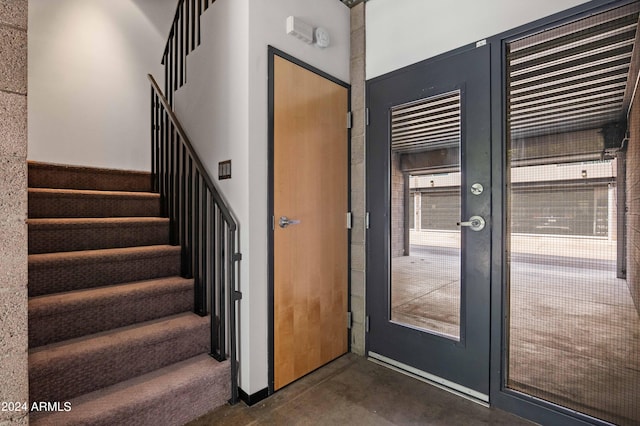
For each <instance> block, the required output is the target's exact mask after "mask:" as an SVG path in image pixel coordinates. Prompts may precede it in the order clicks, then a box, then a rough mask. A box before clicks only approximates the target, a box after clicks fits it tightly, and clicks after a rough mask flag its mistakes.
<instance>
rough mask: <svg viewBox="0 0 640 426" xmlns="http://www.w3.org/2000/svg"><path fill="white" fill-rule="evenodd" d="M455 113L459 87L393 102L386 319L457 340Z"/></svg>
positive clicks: (457, 114) (457, 138)
mask: <svg viewBox="0 0 640 426" xmlns="http://www.w3.org/2000/svg"><path fill="white" fill-rule="evenodd" d="M460 118H461V116H460V91H454V92H451V93H447V94H442V95H436V96H433V97H430V98H427V99H422V100H420V101H417V102H412V103H409V104H406V105H400V106H396V107H394V108H392V110H391V129H392V130H391V171H390V175H391V224H392V227H391V271H392V272H391V321H393V322H396V323H398V324H402V325H404V326H408V327H415V328H417V329H421V330H424V331H425V332H430V333H434V334H437V335H440V336H443V337H447V338H450V339H453V340H460V297H461V291H460V290H461V284H460V283H461V282H460V229H459V227H458V226H457V222H459V218H460V217H461V209H460V205H461V201H460V172H459V168H460V167H459V164H460V160H459V152H460V128H461V126H460ZM407 169H411V170H412V171H407ZM434 170H438V171H439V172H438V173H433V171H434ZM405 211H407V212H408V213H407V214H406V215H405ZM416 216H417V218H418V219H417V220H416ZM407 228H408V229H407Z"/></svg>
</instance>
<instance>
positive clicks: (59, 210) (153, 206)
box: [29, 193, 160, 218]
mask: <svg viewBox="0 0 640 426" xmlns="http://www.w3.org/2000/svg"><path fill="white" fill-rule="evenodd" d="M142 216H146V217H155V216H160V198H159V197H152V198H151V197H140V198H133V197H126V198H125V197H117V196H103V197H98V196H85V195H81V194H79V195H76V196H69V195H66V196H63V197H62V196H58V195H56V194H48V193H47V194H41V193H38V194H34V193H30V194H29V217H30V218H58V217H59V218H64V217H142Z"/></svg>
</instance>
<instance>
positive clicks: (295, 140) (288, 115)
mask: <svg viewBox="0 0 640 426" xmlns="http://www.w3.org/2000/svg"><path fill="white" fill-rule="evenodd" d="M272 78H273V86H272V87H273V97H272V100H273V163H272V170H273V220H274V226H273V240H272V241H273V247H272V249H273V269H272V271H273V304H274V305H273V338H274V342H273V348H274V349H273V352H274V354H273V387H274V390H277V389H280V388H282V387H283V386H285V385H287V384H289V383H291V382H293V381H294V380H296V379H298V378H300V377H302V376H304V375H305V374H307V373H309V372H311V371H313V370H315V369H316V368H318V367H320V366H322V365H324V364H326V363H328V362H329V361H331V360H333V359H335V358H337V357H339V356H340V355H342V354H344V353H345V352H346V351H347V347H348V346H347V343H348V342H347V340H348V336H347V287H348V284H347V282H348V281H347V277H348V275H347V274H348V268H349V265H348V251H347V250H348V230H347V224H346V213H347V209H348V167H349V164H348V159H349V155H348V150H349V144H348V130H347V108H348V88H347V87H345V85H343V84H339V83H338V82H336V81H332V80H331V79H329V78H326V77H324V76H321V75H319V74H318V73H316V72H314V71H311V70H309V69H307V68H305V67H302V66H300V65H297V64H295V63H293V62H290V61H289V60H287V59H284V58H283V57H281V56H278V55H276V54H274V55H273V68H272ZM283 217H286V218H288V219H290V220H292V221H299V223H296V222H293V223H291V224H289V225H283V226H281V225H280V220H281V218H283Z"/></svg>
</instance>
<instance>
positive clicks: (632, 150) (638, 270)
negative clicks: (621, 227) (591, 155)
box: [627, 89, 640, 313]
mask: <svg viewBox="0 0 640 426" xmlns="http://www.w3.org/2000/svg"><path fill="white" fill-rule="evenodd" d="M639 97H640V93H638V92H637V89H636V95H635V102H634V103H633V106H632V108H631V114H630V116H629V132H630V139H629V148H628V151H627V207H628V209H629V210H628V213H627V283H628V285H629V290H630V291H631V296H632V297H633V300H634V302H635V304H636V308H637V309H638V313H640V99H639Z"/></svg>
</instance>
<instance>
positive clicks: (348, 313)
mask: <svg viewBox="0 0 640 426" xmlns="http://www.w3.org/2000/svg"><path fill="white" fill-rule="evenodd" d="M352 325H353V315H351V312H347V328H348V329H349V330H351V326H352Z"/></svg>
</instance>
